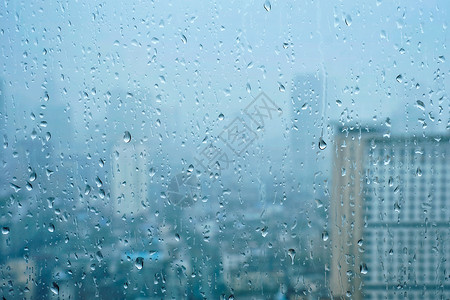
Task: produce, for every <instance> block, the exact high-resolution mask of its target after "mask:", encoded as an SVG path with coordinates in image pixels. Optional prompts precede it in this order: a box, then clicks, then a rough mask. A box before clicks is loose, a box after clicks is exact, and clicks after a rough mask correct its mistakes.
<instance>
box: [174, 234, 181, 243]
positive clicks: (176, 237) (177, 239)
mask: <svg viewBox="0 0 450 300" xmlns="http://www.w3.org/2000/svg"><path fill="white" fill-rule="evenodd" d="M175 240H176V241H177V242H179V241H180V235H179V234H178V233H175Z"/></svg>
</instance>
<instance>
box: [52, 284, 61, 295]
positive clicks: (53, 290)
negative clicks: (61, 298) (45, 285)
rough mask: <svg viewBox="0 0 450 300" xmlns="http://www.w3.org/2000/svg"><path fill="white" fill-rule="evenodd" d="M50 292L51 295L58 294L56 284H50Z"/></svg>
mask: <svg viewBox="0 0 450 300" xmlns="http://www.w3.org/2000/svg"><path fill="white" fill-rule="evenodd" d="M50 290H51V291H52V293H53V294H55V295H58V294H59V286H58V285H57V284H56V282H53V283H52V286H51V287H50Z"/></svg>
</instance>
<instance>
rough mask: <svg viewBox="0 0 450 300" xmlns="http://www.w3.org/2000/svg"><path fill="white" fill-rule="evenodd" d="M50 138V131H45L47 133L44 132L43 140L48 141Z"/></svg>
mask: <svg viewBox="0 0 450 300" xmlns="http://www.w3.org/2000/svg"><path fill="white" fill-rule="evenodd" d="M51 138H52V135H51V133H50V132H47V133H46V134H45V140H46V141H47V142H48V141H50V139H51Z"/></svg>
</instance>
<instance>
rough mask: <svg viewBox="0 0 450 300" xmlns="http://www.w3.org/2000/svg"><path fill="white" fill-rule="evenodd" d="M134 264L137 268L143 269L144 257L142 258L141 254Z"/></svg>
mask: <svg viewBox="0 0 450 300" xmlns="http://www.w3.org/2000/svg"><path fill="white" fill-rule="evenodd" d="M134 266H135V267H136V269H138V270H142V268H143V267H144V258H142V257H140V256H139V257H138V258H136V261H135V262H134Z"/></svg>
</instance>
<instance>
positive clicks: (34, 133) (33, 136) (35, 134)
mask: <svg viewBox="0 0 450 300" xmlns="http://www.w3.org/2000/svg"><path fill="white" fill-rule="evenodd" d="M36 136H37V132H36V130H34V129H33V131H32V132H31V139H32V140H34V139H35V138H36Z"/></svg>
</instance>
